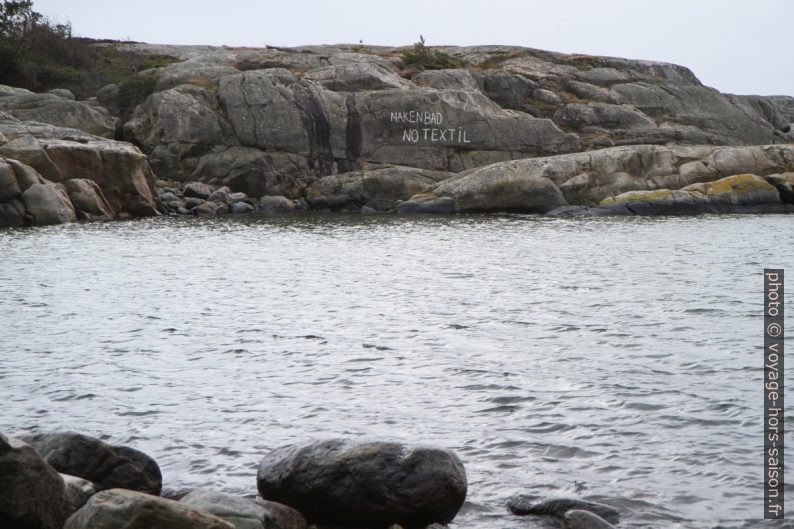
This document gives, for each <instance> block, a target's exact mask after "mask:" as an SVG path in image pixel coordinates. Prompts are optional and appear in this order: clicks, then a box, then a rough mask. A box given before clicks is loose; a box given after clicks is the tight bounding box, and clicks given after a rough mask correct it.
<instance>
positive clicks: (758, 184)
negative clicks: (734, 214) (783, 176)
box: [706, 174, 780, 204]
mask: <svg viewBox="0 0 794 529" xmlns="http://www.w3.org/2000/svg"><path fill="white" fill-rule="evenodd" d="M706 194H707V195H708V196H709V197H711V198H712V199H714V200H717V201H719V202H723V203H729V204H765V203H771V202H779V201H780V196H779V194H778V192H777V189H776V188H775V186H773V185H772V184H770V183H769V182H767V181H766V180H765V179H763V178H761V177H760V176H756V175H754V174H738V175H733V176H727V177H725V178H721V179H719V180H717V181H715V182H710V183H708V184H707V185H706Z"/></svg>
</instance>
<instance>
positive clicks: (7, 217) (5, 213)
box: [0, 198, 26, 227]
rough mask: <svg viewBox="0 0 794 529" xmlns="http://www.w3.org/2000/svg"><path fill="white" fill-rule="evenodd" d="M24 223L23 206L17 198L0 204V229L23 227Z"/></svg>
mask: <svg viewBox="0 0 794 529" xmlns="http://www.w3.org/2000/svg"><path fill="white" fill-rule="evenodd" d="M25 222H26V217H25V204H24V203H23V202H22V201H21V200H19V199H18V198H13V199H11V200H10V201H8V202H3V203H0V227H5V226H24V225H25Z"/></svg>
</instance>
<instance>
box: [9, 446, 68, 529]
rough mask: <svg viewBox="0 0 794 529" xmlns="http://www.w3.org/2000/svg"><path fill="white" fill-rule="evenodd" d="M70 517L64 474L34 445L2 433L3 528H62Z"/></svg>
mask: <svg viewBox="0 0 794 529" xmlns="http://www.w3.org/2000/svg"><path fill="white" fill-rule="evenodd" d="M67 516H68V507H67V503H66V489H65V485H64V482H63V479H61V476H59V475H58V473H57V472H56V471H55V470H54V469H53V468H52V467H50V466H49V465H48V464H47V463H46V462H44V460H43V459H42V458H41V456H39V454H38V453H37V452H36V450H35V449H34V448H33V447H32V446H30V445H27V444H25V443H23V442H22V441H20V440H18V439H13V438H12V439H9V438H7V437H5V436H4V435H2V434H0V527H9V528H15V527H19V528H25V529H61V528H62V527H63V523H64V521H65V520H66V517H67Z"/></svg>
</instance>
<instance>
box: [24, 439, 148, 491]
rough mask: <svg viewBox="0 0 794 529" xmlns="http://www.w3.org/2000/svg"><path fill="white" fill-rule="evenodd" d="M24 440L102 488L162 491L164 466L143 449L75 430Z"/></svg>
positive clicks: (66, 471)
mask: <svg viewBox="0 0 794 529" xmlns="http://www.w3.org/2000/svg"><path fill="white" fill-rule="evenodd" d="M23 439H24V440H25V441H26V442H28V443H30V444H31V445H32V446H33V447H34V448H35V449H36V450H38V452H39V453H40V454H41V456H42V457H43V458H44V459H45V460H46V461H47V463H49V464H50V465H51V466H52V467H53V468H55V469H56V470H57V471H58V472H62V473H64V474H70V475H72V476H77V477H80V478H83V479H86V480H88V481H91V482H93V483H95V484H96V486H97V489H98V490H105V489H112V488H123V489H130V490H136V491H140V492H145V493H148V494H155V495H159V494H160V490H161V488H162V482H163V478H162V474H161V473H160V467H159V466H157V463H156V462H155V461H154V459H152V458H151V457H149V456H147V455H146V454H144V453H143V452H139V451H138V450H135V449H133V448H129V447H126V446H112V445H109V444H107V443H105V442H103V441H101V440H99V439H97V438H95V437H90V436H88V435H82V434H78V433H73V432H62V433H61V432H58V433H46V434H35V435H29V436H25V437H23Z"/></svg>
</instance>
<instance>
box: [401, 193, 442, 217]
mask: <svg viewBox="0 0 794 529" xmlns="http://www.w3.org/2000/svg"><path fill="white" fill-rule="evenodd" d="M395 209H396V211H397V213H400V214H404V213H441V214H445V213H455V200H454V199H452V197H441V198H435V197H433V196H432V195H429V196H427V200H425V196H423V195H417V196H415V197H414V198H413V199H411V200H406V201H405V202H402V203H400V204H397V207H396V208H395Z"/></svg>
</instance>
